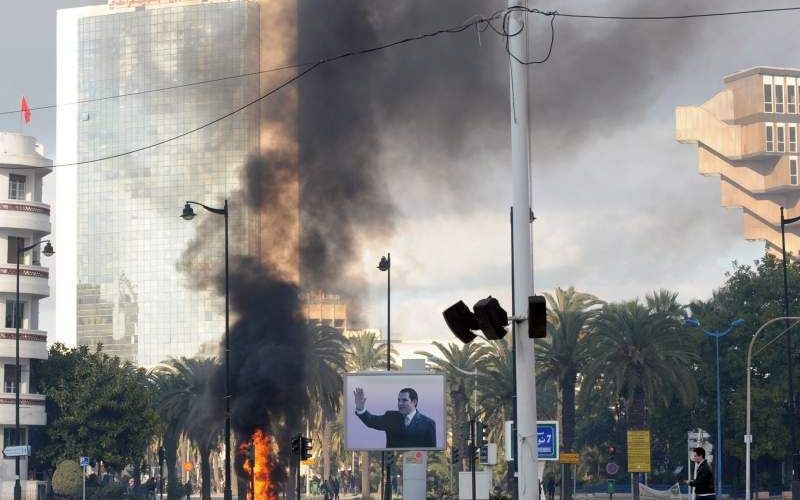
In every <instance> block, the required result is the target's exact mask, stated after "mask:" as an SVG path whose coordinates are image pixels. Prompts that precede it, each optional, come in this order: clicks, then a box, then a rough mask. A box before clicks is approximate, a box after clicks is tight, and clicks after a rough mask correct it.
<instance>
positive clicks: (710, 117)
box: [675, 67, 800, 256]
mask: <svg viewBox="0 0 800 500" xmlns="http://www.w3.org/2000/svg"><path fill="white" fill-rule="evenodd" d="M723 82H724V84H725V88H724V89H723V90H722V91H720V92H719V93H718V94H717V95H715V96H714V97H712V98H711V99H709V100H708V101H706V102H705V103H703V104H702V105H700V106H680V107H678V108H676V110H675V138H676V139H677V140H678V141H679V142H683V143H692V144H697V152H698V170H699V172H700V173H701V174H702V175H709V176H710V175H717V176H719V178H720V184H721V204H722V206H723V207H729V208H741V209H742V231H743V235H744V238H745V239H747V240H763V241H765V242H766V244H767V250H768V251H770V252H772V253H775V254H778V255H779V254H780V253H781V227H780V221H781V219H780V208H781V207H784V210H785V212H784V214H785V217H786V218H790V217H795V216H797V215H800V182H798V165H797V162H798V156H800V155H798V145H797V134H798V123H800V106H799V105H798V95H799V93H800V87H799V86H800V69H791V68H771V67H755V68H750V69H747V70H743V71H739V72H737V73H734V74H733V75H730V76H727V77H725V78H724V79H723ZM786 250H787V252H792V253H793V254H794V255H795V256H797V255H798V254H800V225H792V226H787V227H786Z"/></svg>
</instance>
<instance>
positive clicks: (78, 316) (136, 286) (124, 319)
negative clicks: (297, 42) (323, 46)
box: [55, 0, 293, 365]
mask: <svg viewBox="0 0 800 500" xmlns="http://www.w3.org/2000/svg"><path fill="white" fill-rule="evenodd" d="M280 3H281V2H278V4H280ZM261 4H262V3H261V2H257V1H248V0H202V1H201V0H188V1H174V0H171V1H158V0H150V1H145V0H139V1H135V0H131V1H124V2H123V1H119V0H110V1H109V3H108V4H107V5H100V6H90V7H81V8H76V9H64V10H60V11H59V12H58V103H59V105H60V107H59V110H58V118H57V120H58V123H57V136H58V137H57V146H58V160H57V163H58V164H65V163H67V164H69V163H74V162H83V161H88V160H94V159H97V158H102V157H107V156H114V155H118V154H120V153H124V152H127V151H131V150H136V149H138V148H141V147H143V146H147V145H150V144H154V143H158V142H160V141H164V140H165V139H168V138H171V137H175V136H178V135H180V134H183V133H185V132H187V131H190V130H192V129H194V128H197V127H199V126H201V125H203V124H205V123H208V122H211V121H213V120H215V119H216V118H218V117H220V116H222V115H224V114H225V113H227V112H230V111H232V110H234V109H236V108H239V107H241V106H243V105H244V104H245V103H247V102H249V101H252V100H253V99H255V98H256V97H258V96H259V95H260V92H261V90H262V88H263V87H264V86H269V83H268V82H267V81H265V79H264V78H263V77H259V76H258V75H254V76H246V77H241V78H230V79H224V80H221V81H216V82H211V83H205V84H201V85H185V86H184V84H186V83H191V82H199V81H205V80H210V79H219V78H224V77H229V76H233V75H242V74H248V73H257V72H258V71H259V70H260V69H261V68H262V66H263V65H269V64H275V63H277V62H280V61H277V60H275V59H274V58H273V59H270V58H266V57H263V56H262V50H261V46H262V44H264V43H267V38H268V37H263V38H264V40H262V36H261V34H260V33H261V30H262V28H263V27H262V25H261V20H260V16H261V15H262V14H264V13H262V12H261V8H262V5H261ZM290 22H291V21H290ZM291 43H293V42H291ZM291 52H292V51H287V54H288V53H291ZM282 76H284V77H285V76H286V74H284V75H282ZM176 86H178V88H172V89H168V90H162V91H158V92H143V91H149V90H152V89H158V88H166V87H176ZM119 94H127V96H124V97H115V98H110V99H103V98H105V97H108V96H116V95H119ZM97 99H100V100H97ZM86 101H89V102H86ZM71 102H79V104H75V105H67V104H68V103H71ZM265 113H266V111H265V109H264V107H261V106H251V107H249V108H247V109H245V110H243V111H241V112H239V113H237V114H236V115H235V116H233V117H231V118H228V119H225V120H223V121H220V122H219V123H216V124H214V125H212V126H209V127H207V128H203V129H202V130H200V131H197V132H194V133H190V134H187V135H185V136H184V137H182V138H180V139H177V140H174V141H170V142H166V143H164V144H162V145H159V146H157V147H153V148H150V149H145V150H142V151H139V152H136V153H134V154H128V155H122V156H119V157H117V158H113V159H108V160H104V161H99V162H94V163H88V164H84V165H79V166H70V167H62V168H58V169H56V171H57V178H56V183H57V186H58V190H57V192H58V195H57V199H56V205H57V206H59V207H60V208H64V210H65V214H64V215H63V216H62V218H61V219H57V220H56V221H55V225H56V230H55V232H56V234H57V237H59V238H60V237H64V238H69V234H70V233H72V234H75V235H76V237H75V240H74V246H73V250H72V251H69V250H67V251H66V252H63V255H62V257H61V258H60V259H59V260H58V261H57V267H58V270H59V281H58V283H57V284H56V288H57V290H58V292H59V293H58V294H57V305H56V314H57V321H58V322H59V324H60V325H64V329H63V331H62V332H60V334H59V336H58V338H59V340H65V339H66V340H67V341H69V339H70V337H71V332H70V330H69V328H70V325H71V324H74V325H75V338H76V340H77V343H78V344H81V345H89V346H94V345H97V344H101V343H102V344H103V346H104V350H105V351H107V352H109V353H111V354H116V355H119V356H120V357H121V358H123V359H127V360H130V361H132V362H134V363H136V364H139V365H153V364H156V363H158V362H160V361H162V360H164V359H166V358H167V357H170V356H172V357H178V356H192V355H194V354H196V353H197V352H198V351H205V352H209V353H210V352H216V345H217V344H218V342H219V340H220V335H221V333H222V332H223V331H224V316H223V314H222V313H223V310H224V309H223V307H224V302H223V297H222V296H221V295H220V294H218V293H209V292H204V291H198V290H197V289H198V286H197V284H196V283H193V282H192V277H191V276H189V275H187V273H185V272H181V271H179V270H178V267H179V261H180V260H181V257H182V255H183V254H184V252H185V251H186V249H187V247H188V246H189V245H191V244H192V242H193V241H197V240H194V238H195V237H199V238H200V240H201V241H200V243H201V246H202V250H201V251H200V252H199V253H197V254H196V255H195V259H197V260H196V261H195V262H194V265H195V266H199V267H204V266H205V267H207V268H214V267H216V268H218V269H220V270H221V269H222V266H221V264H222V262H223V255H224V247H223V241H224V240H223V232H222V231H221V230H220V229H219V228H220V227H221V226H222V222H223V221H222V218H221V217H220V216H218V215H214V214H211V213H208V212H203V211H202V210H199V211H198V217H197V218H196V219H195V220H194V221H192V222H187V221H184V220H182V219H181V218H180V217H179V215H180V213H181V209H182V208H183V204H184V201H186V200H194V201H198V202H202V203H205V204H207V205H210V206H218V207H221V206H222V205H223V202H224V200H225V199H226V198H227V197H230V196H232V194H233V193H235V192H236V191H237V190H239V189H240V188H241V187H242V186H241V183H242V175H241V172H242V167H243V165H244V164H245V162H246V161H247V159H248V157H249V156H250V155H253V154H256V153H258V152H259V151H263V150H264V146H263V144H262V143H263V142H264V140H265V139H264V138H263V137H262V135H263V131H264V129H265V127H268V126H272V127H274V126H275V124H274V123H270V122H269V120H268V119H265V118H264V115H265ZM290 121H291V120H290ZM207 217H217V218H218V221H217V222H218V223H217V224H216V228H217V229H216V230H214V231H212V232H210V233H209V234H207V235H206V236H207V238H206V236H204V235H203V234H202V232H201V233H198V230H200V229H201V228H202V227H204V226H203V225H202V222H203V221H202V219H203V218H207ZM261 223H262V222H259V214H251V213H247V212H246V210H245V209H244V207H243V206H242V204H241V203H239V204H238V205H233V206H232V207H231V229H230V239H231V251H232V252H233V253H248V252H249V253H253V252H259V248H260V246H261V243H262V242H261V240H260V238H261V236H260V232H259V227H260V224H261ZM204 238H205V240H204ZM66 245H68V243H65V246H66ZM220 277H221V276H220ZM212 288H213V287H212ZM75 304H77V308H75Z"/></svg>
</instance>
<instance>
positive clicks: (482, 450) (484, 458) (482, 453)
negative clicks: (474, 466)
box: [479, 444, 489, 464]
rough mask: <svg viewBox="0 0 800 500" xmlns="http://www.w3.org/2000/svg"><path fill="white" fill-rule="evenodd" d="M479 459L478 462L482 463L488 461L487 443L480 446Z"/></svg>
mask: <svg viewBox="0 0 800 500" xmlns="http://www.w3.org/2000/svg"><path fill="white" fill-rule="evenodd" d="M479 453H480V460H479V462H480V463H482V464H485V463H488V462H489V445H488V444H485V445H483V446H481V448H480V452H479Z"/></svg>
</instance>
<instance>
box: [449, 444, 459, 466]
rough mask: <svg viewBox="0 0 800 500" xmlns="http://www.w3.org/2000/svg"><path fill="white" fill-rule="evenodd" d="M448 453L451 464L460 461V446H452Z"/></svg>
mask: <svg viewBox="0 0 800 500" xmlns="http://www.w3.org/2000/svg"><path fill="white" fill-rule="evenodd" d="M450 453H451V455H452V456H451V457H450V460H451V461H452V462H453V465H456V464H457V463H458V462H460V461H461V449H460V448H458V447H455V448H453V449H452V450H451V452H450Z"/></svg>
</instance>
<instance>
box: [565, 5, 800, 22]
mask: <svg viewBox="0 0 800 500" xmlns="http://www.w3.org/2000/svg"><path fill="white" fill-rule="evenodd" d="M792 10H800V7H781V8H775V9H750V10H731V11H725V12H707V13H704V14H681V15H674V16H601V15H593V14H570V13H566V12H554V13H553V14H554V15H556V16H561V17H573V18H578V19H616V20H620V21H667V20H670V19H695V18H702V17H722V16H740V15H743V14H766V13H770V12H787V11H792Z"/></svg>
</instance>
